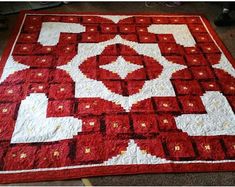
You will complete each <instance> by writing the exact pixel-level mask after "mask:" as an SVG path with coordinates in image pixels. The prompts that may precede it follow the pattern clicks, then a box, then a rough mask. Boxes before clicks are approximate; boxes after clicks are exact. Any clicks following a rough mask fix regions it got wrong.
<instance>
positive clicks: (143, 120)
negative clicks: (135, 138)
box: [132, 114, 158, 135]
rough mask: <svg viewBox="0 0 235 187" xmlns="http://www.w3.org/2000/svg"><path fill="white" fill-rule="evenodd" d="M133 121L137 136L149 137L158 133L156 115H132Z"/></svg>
mask: <svg viewBox="0 0 235 187" xmlns="http://www.w3.org/2000/svg"><path fill="white" fill-rule="evenodd" d="M132 120H133V126H134V132H135V133H136V134H143V135H149V134H152V133H157V132H158V128H157V120H156V117H155V115H142V114H141V115H140V114H132Z"/></svg>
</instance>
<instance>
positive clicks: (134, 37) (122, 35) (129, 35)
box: [120, 34, 138, 42]
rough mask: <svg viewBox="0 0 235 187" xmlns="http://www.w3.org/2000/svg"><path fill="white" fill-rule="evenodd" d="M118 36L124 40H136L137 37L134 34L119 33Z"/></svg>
mask: <svg viewBox="0 0 235 187" xmlns="http://www.w3.org/2000/svg"><path fill="white" fill-rule="evenodd" d="M120 36H121V37H122V38H123V39H125V40H129V41H133V42H138V37H137V35H136V34H121V35H120Z"/></svg>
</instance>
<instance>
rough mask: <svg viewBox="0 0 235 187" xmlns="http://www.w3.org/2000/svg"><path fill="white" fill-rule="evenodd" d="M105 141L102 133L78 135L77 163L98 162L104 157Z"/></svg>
mask: <svg viewBox="0 0 235 187" xmlns="http://www.w3.org/2000/svg"><path fill="white" fill-rule="evenodd" d="M104 151H105V150H104V142H103V137H102V135H100V134H98V133H97V134H86V135H85V134H84V135H78V136H76V157H75V160H74V162H75V163H80V164H83V163H91V162H92V163H97V162H102V161H103V159H104V156H105V155H104V154H105V153H104Z"/></svg>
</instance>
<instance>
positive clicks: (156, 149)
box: [135, 137, 165, 157]
mask: <svg viewBox="0 0 235 187" xmlns="http://www.w3.org/2000/svg"><path fill="white" fill-rule="evenodd" d="M135 143H136V144H137V145H138V146H139V147H140V150H141V152H142V153H143V154H151V155H153V156H157V157H165V152H164V149H163V146H162V142H161V140H160V138H158V137H157V138H153V139H136V140H135Z"/></svg>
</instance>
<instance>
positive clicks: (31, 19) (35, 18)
mask: <svg viewBox="0 0 235 187" xmlns="http://www.w3.org/2000/svg"><path fill="white" fill-rule="evenodd" d="M30 23H33V24H40V23H42V16H40V15H27V16H26V18H25V25H28V24H30Z"/></svg>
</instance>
